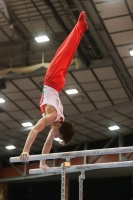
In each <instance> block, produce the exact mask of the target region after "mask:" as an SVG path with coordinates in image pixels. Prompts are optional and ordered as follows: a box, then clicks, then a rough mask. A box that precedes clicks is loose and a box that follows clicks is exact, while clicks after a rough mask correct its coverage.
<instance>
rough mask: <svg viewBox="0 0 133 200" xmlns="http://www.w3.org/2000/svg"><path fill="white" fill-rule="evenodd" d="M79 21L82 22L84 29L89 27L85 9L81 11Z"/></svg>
mask: <svg viewBox="0 0 133 200" xmlns="http://www.w3.org/2000/svg"><path fill="white" fill-rule="evenodd" d="M78 21H79V22H80V23H81V24H82V27H83V29H84V31H86V30H87V29H88V24H87V22H86V13H85V11H83V12H81V13H80V15H79V18H78Z"/></svg>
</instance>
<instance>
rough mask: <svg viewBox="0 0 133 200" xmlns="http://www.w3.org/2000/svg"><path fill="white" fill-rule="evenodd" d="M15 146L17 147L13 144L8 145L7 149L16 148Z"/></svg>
mask: <svg viewBox="0 0 133 200" xmlns="http://www.w3.org/2000/svg"><path fill="white" fill-rule="evenodd" d="M15 148H16V147H15V146H13V145H9V146H6V149H8V150H12V149H15Z"/></svg>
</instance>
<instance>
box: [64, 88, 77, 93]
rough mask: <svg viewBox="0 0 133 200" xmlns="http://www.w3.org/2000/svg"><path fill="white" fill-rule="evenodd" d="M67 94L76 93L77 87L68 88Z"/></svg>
mask: <svg viewBox="0 0 133 200" xmlns="http://www.w3.org/2000/svg"><path fill="white" fill-rule="evenodd" d="M66 93H67V94H77V93H78V90H77V89H70V90H66Z"/></svg>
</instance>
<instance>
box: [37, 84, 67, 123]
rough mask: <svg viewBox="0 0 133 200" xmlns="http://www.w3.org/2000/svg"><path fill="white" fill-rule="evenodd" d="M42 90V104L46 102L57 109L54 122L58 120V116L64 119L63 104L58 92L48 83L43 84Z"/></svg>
mask: <svg viewBox="0 0 133 200" xmlns="http://www.w3.org/2000/svg"><path fill="white" fill-rule="evenodd" d="M43 91H44V100H43V102H42V105H45V104H47V105H52V106H54V107H55V109H56V111H57V117H56V119H55V121H54V122H56V121H58V120H59V118H60V117H62V118H63V121H64V119H65V117H64V115H63V106H62V103H61V100H60V98H59V93H58V92H57V91H56V90H55V89H54V88H52V87H50V86H48V85H44V87H43ZM42 105H40V106H42ZM43 116H45V113H44V114H43Z"/></svg>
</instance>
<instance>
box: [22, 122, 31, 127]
mask: <svg viewBox="0 0 133 200" xmlns="http://www.w3.org/2000/svg"><path fill="white" fill-rule="evenodd" d="M22 126H23V127H28V126H33V124H32V123H31V122H24V123H22Z"/></svg>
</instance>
